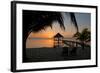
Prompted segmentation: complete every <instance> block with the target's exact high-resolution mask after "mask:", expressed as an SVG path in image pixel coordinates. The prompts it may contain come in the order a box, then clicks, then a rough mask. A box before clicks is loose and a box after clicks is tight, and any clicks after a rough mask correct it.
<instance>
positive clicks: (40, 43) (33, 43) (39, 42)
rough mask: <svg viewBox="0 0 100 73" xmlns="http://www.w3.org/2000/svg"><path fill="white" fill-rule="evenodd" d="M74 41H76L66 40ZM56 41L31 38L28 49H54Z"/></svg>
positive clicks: (27, 45) (27, 44)
mask: <svg viewBox="0 0 100 73" xmlns="http://www.w3.org/2000/svg"><path fill="white" fill-rule="evenodd" d="M64 40H69V41H73V40H75V39H69V38H68V39H64ZM53 46H54V40H53V39H52V38H30V39H28V40H27V43H26V48H40V47H53Z"/></svg>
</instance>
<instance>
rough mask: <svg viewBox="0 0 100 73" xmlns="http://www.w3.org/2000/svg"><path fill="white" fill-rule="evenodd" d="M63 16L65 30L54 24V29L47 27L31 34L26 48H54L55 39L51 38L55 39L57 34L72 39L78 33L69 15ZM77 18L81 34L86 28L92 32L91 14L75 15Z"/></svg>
mask: <svg viewBox="0 0 100 73" xmlns="http://www.w3.org/2000/svg"><path fill="white" fill-rule="evenodd" d="M62 15H63V18H64V26H65V30H62V29H61V28H60V25H59V23H57V22H53V23H52V24H53V27H52V29H51V27H47V28H46V29H45V30H42V31H40V32H37V33H33V32H31V33H30V35H29V37H28V39H27V42H26V48H39V47H52V46H53V42H54V41H53V39H51V40H50V38H53V36H54V35H56V34H57V33H60V34H61V35H63V36H64V38H67V39H70V38H71V39H72V37H73V35H74V34H75V33H76V29H75V27H74V25H73V24H72V22H71V20H70V15H69V13H62ZM75 17H76V20H77V24H78V28H79V32H81V31H82V30H83V29H84V28H88V29H89V30H91V15H90V14H89V13H75ZM30 38H31V39H30ZM43 38H47V39H48V40H43ZM41 39H42V40H41Z"/></svg>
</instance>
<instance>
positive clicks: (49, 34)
mask: <svg viewBox="0 0 100 73" xmlns="http://www.w3.org/2000/svg"><path fill="white" fill-rule="evenodd" d="M46 36H47V37H48V38H52V37H53V36H54V34H53V32H47V34H46Z"/></svg>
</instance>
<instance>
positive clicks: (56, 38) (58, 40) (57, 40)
mask: <svg viewBox="0 0 100 73" xmlns="http://www.w3.org/2000/svg"><path fill="white" fill-rule="evenodd" d="M63 38H64V37H63V36H62V35H61V34H60V33H57V34H56V35H55V36H54V47H56V48H59V47H62V46H63Z"/></svg>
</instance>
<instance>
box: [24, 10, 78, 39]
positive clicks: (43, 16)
mask: <svg viewBox="0 0 100 73" xmlns="http://www.w3.org/2000/svg"><path fill="white" fill-rule="evenodd" d="M69 14H70V17H71V21H72V23H73V24H74V26H75V27H76V29H77V31H78V25H77V21H76V18H75V15H74V13H69ZM53 22H58V23H59V25H60V27H61V29H63V30H65V26H64V18H63V16H62V14H61V12H48V11H27V10H25V11H24V10H23V32H24V34H26V35H25V36H24V37H25V38H26V39H27V37H28V35H29V34H30V33H31V32H39V31H41V30H45V29H46V28H47V27H51V28H52V23H53Z"/></svg>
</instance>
